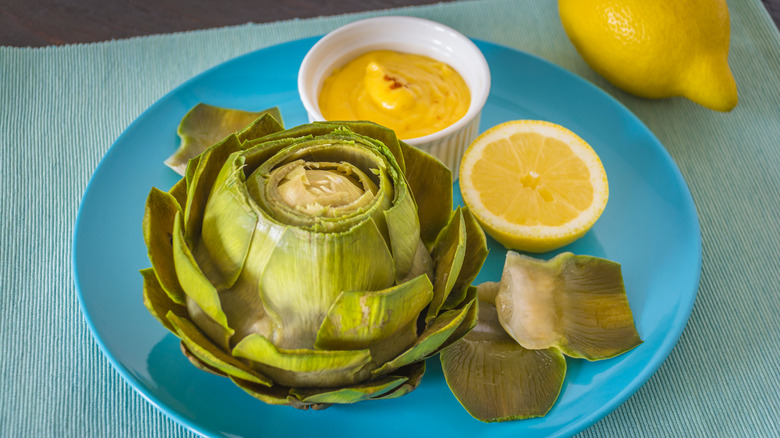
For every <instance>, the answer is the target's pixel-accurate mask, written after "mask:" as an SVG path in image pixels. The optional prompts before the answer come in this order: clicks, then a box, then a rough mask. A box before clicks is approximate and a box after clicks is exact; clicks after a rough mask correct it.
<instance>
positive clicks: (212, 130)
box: [165, 103, 282, 176]
mask: <svg viewBox="0 0 780 438" xmlns="http://www.w3.org/2000/svg"><path fill="white" fill-rule="evenodd" d="M263 114H271V115H272V116H273V117H275V118H276V119H277V120H279V121H280V122H281V120H282V119H281V113H280V112H279V110H278V109H277V108H271V109H269V110H265V111H261V112H248V111H241V110H235V109H227V108H219V107H215V106H211V105H207V104H204V103H199V104H197V105H195V106H194V107H193V108H192V109H191V110H190V111H189V112H187V114H185V115H184V118H182V120H181V122H180V123H179V128H178V134H179V137H180V138H181V144H180V146H179V148H178V149H177V150H176V152H174V153H173V155H171V156H170V157H168V159H167V160H165V164H166V165H168V166H169V167H170V168H171V169H173V170H175V171H176V172H177V173H179V174H180V175H182V176H184V174H185V171H186V167H187V162H188V161H189V160H190V159H192V158H194V157H196V156H198V155H200V154H201V153H203V151H205V150H206V149H208V148H209V147H211V146H212V145H213V144H215V143H217V142H219V141H220V140H222V139H224V138H225V137H226V136H228V135H230V134H232V133H235V132H238V131H240V130H242V129H244V128H245V127H246V126H247V125H249V124H250V123H252V121H254V120H256V119H257V118H258V117H261V116H262V115H263Z"/></svg>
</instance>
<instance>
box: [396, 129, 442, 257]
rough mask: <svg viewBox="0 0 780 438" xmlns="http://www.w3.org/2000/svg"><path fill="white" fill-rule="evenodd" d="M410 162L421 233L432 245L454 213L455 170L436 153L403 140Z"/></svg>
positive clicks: (408, 169) (408, 177) (407, 174)
mask: <svg viewBox="0 0 780 438" xmlns="http://www.w3.org/2000/svg"><path fill="white" fill-rule="evenodd" d="M399 144H400V146H401V152H402V154H403V156H404V162H405V163H406V171H405V173H404V176H405V177H406V180H407V181H408V182H409V187H410V188H411V190H412V193H414V198H415V200H416V201H417V214H418V215H419V217H420V237H422V240H423V242H425V245H426V246H428V248H429V249H430V248H431V247H432V246H433V243H434V242H435V241H436V237H437V236H438V235H439V230H441V229H442V228H444V226H445V225H447V222H449V219H450V213H452V172H451V171H450V169H449V168H447V166H445V165H444V164H443V163H442V162H441V161H439V160H438V159H437V158H435V157H434V156H432V155H429V154H427V153H425V152H423V151H421V150H420V149H417V148H415V147H414V146H409V145H408V144H406V143H404V142H402V141H401V142H399Z"/></svg>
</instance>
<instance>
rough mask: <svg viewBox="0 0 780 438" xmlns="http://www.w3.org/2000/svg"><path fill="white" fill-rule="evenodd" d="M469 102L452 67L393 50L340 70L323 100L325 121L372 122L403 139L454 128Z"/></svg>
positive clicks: (361, 58) (324, 88)
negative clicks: (449, 127) (448, 127)
mask: <svg viewBox="0 0 780 438" xmlns="http://www.w3.org/2000/svg"><path fill="white" fill-rule="evenodd" d="M470 102H471V94H470V92H469V88H468V86H467V85H466V82H465V81H464V80H463V78H462V77H461V76H460V74H458V72H456V71H455V69H453V68H452V67H450V66H449V65H447V64H445V63H443V62H440V61H436V60H435V59H432V58H429V57H427V56H422V55H413V54H410V53H399V52H394V51H390V50H377V51H373V52H368V53H365V54H363V55H360V56H358V57H357V58H355V59H353V60H352V61H350V62H349V63H347V64H346V65H344V66H343V67H341V68H339V69H337V70H336V71H334V72H333V74H331V75H330V76H329V77H328V78H326V79H325V82H324V83H323V85H322V91H321V92H320V96H319V105H320V111H321V112H322V116H323V117H324V118H325V119H326V120H370V121H372V122H375V123H378V124H380V125H383V126H386V127H388V128H390V129H392V130H394V131H395V133H396V135H397V136H398V137H399V138H401V139H404V140H406V139H410V138H417V137H422V136H424V135H428V134H432V133H434V132H437V131H441V130H442V129H444V128H446V127H447V126H450V125H452V124H453V123H455V122H456V121H458V120H459V119H460V118H461V117H463V116H464V115H465V114H466V111H467V110H468V108H469V104H470Z"/></svg>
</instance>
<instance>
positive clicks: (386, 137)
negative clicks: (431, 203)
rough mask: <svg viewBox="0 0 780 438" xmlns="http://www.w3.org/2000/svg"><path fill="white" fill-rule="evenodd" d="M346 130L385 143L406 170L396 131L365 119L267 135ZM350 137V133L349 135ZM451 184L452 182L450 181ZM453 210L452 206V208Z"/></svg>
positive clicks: (277, 136) (317, 134)
mask: <svg viewBox="0 0 780 438" xmlns="http://www.w3.org/2000/svg"><path fill="white" fill-rule="evenodd" d="M345 128H346V130H347V131H348V133H349V134H352V135H358V136H360V138H361V139H362V140H363V141H364V142H369V143H370V144H373V145H375V147H376V145H377V143H379V144H381V145H383V146H384V147H385V148H387V150H388V151H389V152H390V154H391V156H390V157H388V158H389V159H391V161H393V162H395V163H397V165H398V167H399V168H400V169H401V171H402V172H403V171H405V170H406V165H405V162H404V154H403V152H402V149H401V142H400V141H399V140H398V138H397V137H396V135H395V132H394V131H393V130H391V129H388V128H385V127H384V126H381V125H378V124H376V123H373V122H365V121H336V122H314V123H310V124H308V125H301V126H297V127H294V128H290V129H288V130H286V131H283V132H278V133H275V134H271V135H269V136H268V137H267V139H268V140H278V139H284V138H295V137H302V136H306V135H312V136H315V137H323V136H327V135H328V134H334V133H335V134H336V135H338V134H340V133H343V132H344V131H345ZM348 137H349V135H348ZM450 184H451V183H450ZM450 210H452V208H450Z"/></svg>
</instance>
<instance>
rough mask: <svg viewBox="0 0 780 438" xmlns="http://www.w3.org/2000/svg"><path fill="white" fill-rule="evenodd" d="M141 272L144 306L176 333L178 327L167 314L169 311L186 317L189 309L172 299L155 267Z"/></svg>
mask: <svg viewBox="0 0 780 438" xmlns="http://www.w3.org/2000/svg"><path fill="white" fill-rule="evenodd" d="M140 272H141V275H142V276H143V279H144V306H146V309H147V310H149V313H151V314H152V316H154V317H155V318H156V319H157V320H158V321H160V322H161V323H162V325H164V326H165V328H167V329H168V330H170V331H171V332H173V333H176V328H174V327H173V326H172V325H171V323H170V322H169V321H168V318H167V317H166V315H167V314H168V312H173V313H174V314H176V315H178V316H180V317H186V316H187V309H186V308H185V307H184V306H182V305H180V304H176V303H175V302H174V301H173V300H171V298H170V297H169V296H168V294H167V293H166V292H165V291H164V290H163V288H162V285H161V284H160V281H159V280H158V279H157V276H156V275H155V274H154V269H153V268H147V269H142V270H141V271H140Z"/></svg>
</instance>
